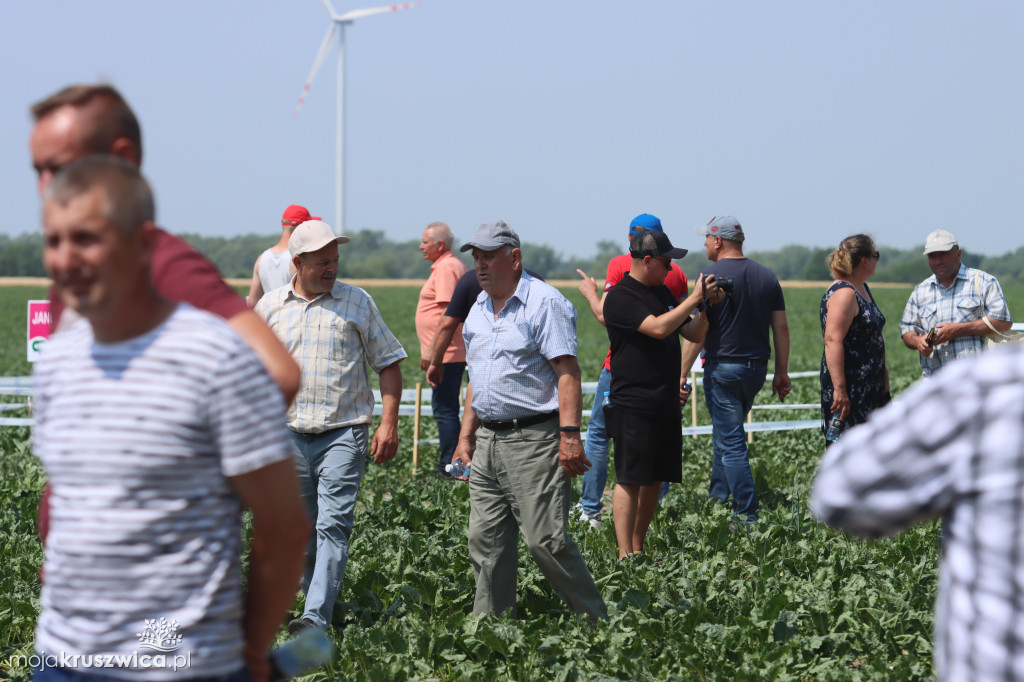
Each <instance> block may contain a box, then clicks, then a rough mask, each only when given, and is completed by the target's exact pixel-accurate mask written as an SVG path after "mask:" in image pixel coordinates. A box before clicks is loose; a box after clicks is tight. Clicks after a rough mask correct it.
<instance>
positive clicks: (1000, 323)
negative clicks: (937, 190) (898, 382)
mask: <svg viewBox="0 0 1024 682" xmlns="http://www.w3.org/2000/svg"><path fill="white" fill-rule="evenodd" d="M924 254H925V255H926V256H928V267H930V268H931V270H932V272H933V273H934V274H933V275H932V276H931V277H929V278H928V279H926V280H925V281H923V282H921V283H920V284H918V285H917V286H916V287H915V288H914V291H913V293H911V294H910V300H909V301H907V307H906V308H905V309H904V311H903V318H902V319H901V320H900V334H901V335H902V336H903V343H904V344H905V345H906V346H907V348H910V349H912V350H916V351H917V352H918V353H920V355H921V370H922V372H923V374H924V376H930V375H931V374H933V373H934V372H936V371H937V370H938V369H939V368H940V367H942V366H943V365H945V364H947V363H949V362H952V361H953V360H956V359H958V358H964V357H969V356H971V355H976V354H977V353H979V352H980V351H981V350H982V349H983V348H984V347H985V337H986V336H987V335H989V334H992V333H997V332H1004V331H1006V330H1007V329H1009V328H1010V326H1011V325H1012V322H1011V321H1010V319H1011V318H1010V310H1009V308H1007V306H1006V299H1005V298H1003V290H1002V288H1001V287H1000V286H999V280H997V279H996V278H995V277H993V276H992V275H990V274H988V273H987V272H983V271H981V270H977V269H975V268H969V267H967V266H966V265H964V264H963V263H962V262H961V256H962V252H961V251H960V245H959V244H958V243H957V241H956V237H954V236H953V235H952V234H950V233H949V232H947V231H946V230H935V231H934V232H932V233H931V234H929V235H928V239H926V240H925V243H924Z"/></svg>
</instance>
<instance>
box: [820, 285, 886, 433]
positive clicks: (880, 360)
mask: <svg viewBox="0 0 1024 682" xmlns="http://www.w3.org/2000/svg"><path fill="white" fill-rule="evenodd" d="M844 287H849V288H850V289H853V293H854V294H855V295H856V297H857V308H858V310H857V316H856V317H854V318H853V321H852V322H851V323H850V328H849V330H848V331H847V332H846V337H845V338H844V339H843V364H844V371H845V374H846V392H847V394H848V395H849V396H850V416H849V417H847V418H846V421H845V423H844V425H843V430H846V429H847V428H849V427H851V426H854V425H856V424H861V423H863V422H865V421H867V418H868V415H869V414H870V413H871V411H872V410H874V409H875V408H877V407H880V406H882V405H884V404H885V403H886V402H887V401H888V394H887V393H886V390H885V340H884V339H883V338H882V327H884V326H885V315H883V314H882V311H881V310H879V309H878V306H877V305H876V304H875V301H874V297H873V296H871V289H868V285H867V284H865V285H864V289H865V290H866V291H867V292H868V298H867V299H865V298H864V297H863V296H861V295H860V294H859V293H858V292H857V289H856V288H855V287H854V286H853V285H852V284H850V283H849V282H835V283H834V284H832V286H830V287H829V288H828V290H827V291H826V292H825V295H824V296H822V297H821V311H820V314H821V335H822V338H824V336H825V322H826V321H827V320H828V299H829V298H831V296H832V294H834V293H835V292H836V291H838V290H839V289H842V288H844ZM832 391H833V389H832V376H831V375H830V374H829V371H828V364H827V363H826V362H825V353H824V352H822V354H821V415H822V419H823V420H824V422H825V424H828V421H829V419H830V418H831V416H832V415H831V407H832Z"/></svg>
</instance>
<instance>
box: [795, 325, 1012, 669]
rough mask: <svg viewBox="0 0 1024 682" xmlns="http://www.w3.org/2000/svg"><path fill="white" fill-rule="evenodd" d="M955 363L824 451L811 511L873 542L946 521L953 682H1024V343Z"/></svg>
mask: <svg viewBox="0 0 1024 682" xmlns="http://www.w3.org/2000/svg"><path fill="white" fill-rule="evenodd" d="M1010 346H1011V347H1009V348H1001V349H998V350H993V351H991V352H988V353H984V354H982V355H979V356H976V357H973V358H969V359H967V360H963V361H959V362H955V363H953V364H952V365H950V366H949V367H948V368H946V369H944V370H942V371H941V372H939V373H937V374H936V375H935V376H934V378H932V379H930V380H929V381H926V382H918V383H917V384H916V385H914V386H913V387H911V388H910V390H908V391H907V392H906V393H905V394H904V395H903V396H901V397H900V398H898V399H897V400H895V401H893V402H892V403H891V404H890V405H889V406H888V407H885V408H884V409H881V410H878V411H877V412H875V413H874V414H872V416H871V418H870V419H869V420H868V421H867V422H866V423H865V424H862V425H861V426H858V427H856V428H853V429H851V430H850V431H848V432H847V433H845V434H844V435H843V437H842V438H840V439H839V442H837V443H836V444H835V445H833V446H832V447H830V448H829V449H828V450H826V451H825V456H824V458H823V459H822V461H821V465H820V466H819V468H818V475H817V478H816V479H815V481H814V487H813V490H812V492H811V511H812V512H813V513H814V515H815V516H817V517H818V518H819V519H821V520H822V521H824V522H825V523H828V524H829V525H832V526H835V527H837V528H841V529H843V530H845V531H848V532H850V533H854V534H856V535H860V536H863V537H881V536H885V535H891V534H893V533H895V532H897V531H899V530H900V529H902V528H906V527H907V526H909V525H911V524H914V523H920V522H923V521H928V520H931V519H934V518H938V517H943V519H944V520H943V538H942V540H943V547H942V567H941V574H940V579H939V588H938V594H937V595H936V599H935V627H934V629H935V633H934V634H935V655H934V659H935V670H936V672H937V673H938V675H939V679H942V680H972V681H973V682H985V681H986V680H993V681H994V680H1021V679H1024V590H1022V586H1024V344H1010Z"/></svg>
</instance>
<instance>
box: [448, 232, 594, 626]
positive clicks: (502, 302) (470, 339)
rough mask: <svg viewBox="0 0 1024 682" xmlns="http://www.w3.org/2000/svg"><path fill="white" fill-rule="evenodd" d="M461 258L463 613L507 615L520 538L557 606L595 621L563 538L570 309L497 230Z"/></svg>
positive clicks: (574, 375)
mask: <svg viewBox="0 0 1024 682" xmlns="http://www.w3.org/2000/svg"><path fill="white" fill-rule="evenodd" d="M469 249H472V250H473V263H474V267H475V269H476V275H477V280H478V281H479V282H480V286H481V287H483V292H482V293H481V294H480V296H479V297H478V298H477V300H476V303H475V304H474V305H473V308H472V309H471V310H470V313H469V316H468V317H467V318H466V322H465V325H464V327H463V338H464V339H465V341H466V362H467V365H468V368H469V380H470V389H469V392H468V397H467V400H466V403H467V406H466V412H465V416H464V418H463V420H462V432H461V434H460V435H459V444H458V447H457V448H456V450H455V455H454V456H453V458H452V459H453V460H461V461H463V462H464V463H466V464H472V467H473V473H472V476H470V477H469V500H470V517H469V554H470V558H471V559H472V561H473V572H474V574H475V575H476V599H475V602H474V605H473V613H474V615H478V614H482V613H495V614H503V613H506V612H510V613H511V615H513V616H514V615H515V608H516V574H517V571H518V562H519V556H518V543H519V534H520V532H521V533H522V535H523V539H524V540H525V541H526V544H527V546H528V547H529V548H530V553H531V554H532V555H533V558H534V559H535V560H536V562H537V565H538V566H539V567H540V569H541V571H542V572H543V573H544V575H545V577H546V578H547V579H548V582H550V583H551V586H552V588H554V590H555V592H556V593H557V594H558V596H559V597H561V598H562V599H563V600H564V601H565V602H566V603H567V604H568V605H569V606H570V608H572V609H573V610H575V611H578V612H580V613H585V614H587V615H589V616H590V617H591V618H592V619H598V618H607V617H608V613H607V609H606V607H605V603H604V600H603V599H602V598H601V593H600V592H599V591H598V589H597V586H596V585H595V584H594V579H593V578H592V577H591V575H590V571H589V569H588V568H587V565H586V563H585V562H584V561H583V557H582V555H581V554H580V551H579V548H578V547H577V546H576V543H574V542H573V541H572V539H571V538H570V537H569V535H568V532H567V523H568V519H569V496H570V481H571V478H572V477H573V476H579V475H582V474H583V473H584V472H585V471H586V470H587V469H588V468H589V467H590V462H588V461H587V458H586V455H585V454H584V453H583V444H582V441H581V440H580V419H581V390H580V368H579V364H578V363H577V361H576V309H575V308H573V306H572V304H571V303H569V301H568V300H567V299H566V298H565V297H564V296H562V294H561V293H559V292H558V290H557V289H555V288H554V287H552V286H550V285H549V284H546V283H544V282H541V281H540V280H538V279H535V278H534V277H531V276H530V275H529V274H525V273H523V267H522V252H521V251H520V249H519V236H518V235H517V234H516V233H515V232H514V231H513V230H512V228H511V227H509V226H508V225H507V224H506V223H504V222H502V221H500V220H499V221H495V222H490V223H484V224H483V225H481V226H480V228H479V229H478V230H477V232H476V235H475V236H474V237H473V239H471V240H470V241H468V242H467V243H466V244H465V245H463V247H462V250H463V251H467V250H469Z"/></svg>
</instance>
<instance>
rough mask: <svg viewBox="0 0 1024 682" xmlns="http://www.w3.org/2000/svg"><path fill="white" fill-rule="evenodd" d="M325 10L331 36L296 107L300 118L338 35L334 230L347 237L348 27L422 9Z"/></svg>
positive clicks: (408, 6)
mask: <svg viewBox="0 0 1024 682" xmlns="http://www.w3.org/2000/svg"><path fill="white" fill-rule="evenodd" d="M321 2H323V4H324V7H326V8H327V13H328V14H329V15H330V16H331V25H330V27H328V29H327V34H326V35H324V39H323V42H321V43H320V50H319V51H318V52H317V53H316V59H315V60H314V61H313V69H312V70H311V71H310V72H309V78H307V79H306V84H305V85H303V86H302V94H301V95H300V96H299V103H298V104H296V105H295V115H296V116H298V115H299V110H301V109H302V105H303V103H305V101H306V96H307V95H309V87H310V86H311V85H312V84H313V78H314V77H316V72H317V69H319V68H320V65H321V64H322V63H323V61H324V59H325V58H326V57H327V53H328V52H330V50H331V41H332V40H333V39H334V36H335V34H337V36H338V150H337V158H336V159H335V168H334V170H335V174H336V177H337V182H338V187H337V192H336V195H335V198H334V215H335V226H334V229H335V231H336V232H337V233H338V234H344V222H345V214H344V213H343V211H344V207H345V203H344V198H345V27H346V26H348V25H350V24H351V23H352V22H354V21H355V20H356V19H362V18H363V17H368V16H371V15H373V14H383V13H384V12H397V11H398V10H402V9H412V8H413V7H419V5H420V3H418V2H406V3H402V4H399V5H387V6H386V7H373V8H370V9H357V10H352V11H351V12H345V13H344V14H338V13H336V12H335V11H334V8H333V7H332V6H331V1H330V0H321Z"/></svg>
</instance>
